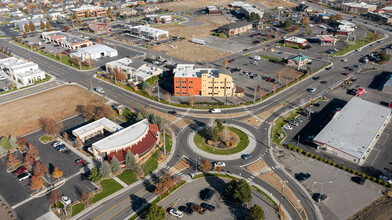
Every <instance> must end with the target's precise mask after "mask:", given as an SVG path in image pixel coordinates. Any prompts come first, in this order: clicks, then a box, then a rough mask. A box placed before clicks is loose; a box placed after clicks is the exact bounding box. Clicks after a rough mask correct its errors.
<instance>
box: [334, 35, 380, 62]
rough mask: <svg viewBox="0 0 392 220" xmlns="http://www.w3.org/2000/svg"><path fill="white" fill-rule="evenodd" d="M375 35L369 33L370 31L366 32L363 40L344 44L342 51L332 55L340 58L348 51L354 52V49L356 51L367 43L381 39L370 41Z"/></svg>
mask: <svg viewBox="0 0 392 220" xmlns="http://www.w3.org/2000/svg"><path fill="white" fill-rule="evenodd" d="M375 35H376V34H375V33H373V32H371V31H367V32H366V38H365V39H357V40H356V41H355V42H353V44H348V43H346V46H345V47H344V48H343V49H341V50H339V51H336V52H335V53H333V54H334V55H336V56H342V55H345V54H346V53H348V52H350V51H353V50H356V49H358V48H360V47H362V46H364V45H366V44H368V43H371V42H374V41H377V40H378V39H380V38H381V37H377V38H376V39H375V40H374V41H372V40H371V38H372V37H374V36H375Z"/></svg>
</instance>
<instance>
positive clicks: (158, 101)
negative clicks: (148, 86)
mask: <svg viewBox="0 0 392 220" xmlns="http://www.w3.org/2000/svg"><path fill="white" fill-rule="evenodd" d="M157 86H158V102H160V100H159V75H158V80H157Z"/></svg>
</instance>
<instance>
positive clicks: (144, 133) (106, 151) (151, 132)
mask: <svg viewBox="0 0 392 220" xmlns="http://www.w3.org/2000/svg"><path fill="white" fill-rule="evenodd" d="M105 131H106V133H110V135H108V136H106V137H104V138H103V139H101V140H99V141H97V142H94V143H93V144H92V145H91V148H90V152H91V153H92V154H93V155H94V158H96V159H97V160H99V161H103V160H105V159H107V160H109V161H110V160H112V159H113V157H116V158H117V159H118V160H119V161H120V162H124V161H125V156H126V154H127V152H128V151H130V152H131V153H132V154H133V155H134V156H135V159H136V160H137V162H138V163H139V164H142V163H144V162H145V161H146V160H147V159H148V158H149V157H150V156H151V155H152V154H153V153H154V152H155V150H156V149H157V146H158V145H159V141H160V137H159V135H160V132H159V128H158V125H156V124H150V123H149V122H148V120H147V119H144V120H141V121H139V122H136V123H135V124H133V125H131V126H129V127H126V128H123V127H121V126H119V125H117V124H116V123H114V122H112V121H110V120H109V119H106V118H101V119H99V120H97V121H94V122H91V123H89V124H87V125H85V126H82V127H80V128H77V129H75V130H73V131H72V134H73V135H74V136H75V137H76V138H78V139H80V140H81V141H82V142H85V141H87V140H88V139H91V138H93V137H96V136H98V135H103V134H104V133H105Z"/></svg>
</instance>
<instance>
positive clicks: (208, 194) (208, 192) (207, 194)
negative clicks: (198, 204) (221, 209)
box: [200, 188, 215, 202]
mask: <svg viewBox="0 0 392 220" xmlns="http://www.w3.org/2000/svg"><path fill="white" fill-rule="evenodd" d="M214 194H215V191H214V190H212V189H209V188H205V189H204V190H202V191H201V192H200V198H201V199H203V200H204V201H207V202H208V201H210V200H211V199H212V197H213V196H214Z"/></svg>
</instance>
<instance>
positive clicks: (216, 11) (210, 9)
mask: <svg viewBox="0 0 392 220" xmlns="http://www.w3.org/2000/svg"><path fill="white" fill-rule="evenodd" d="M206 11H207V13H208V14H220V13H221V12H220V10H219V8H218V7H216V6H215V5H212V6H207V7H206Z"/></svg>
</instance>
